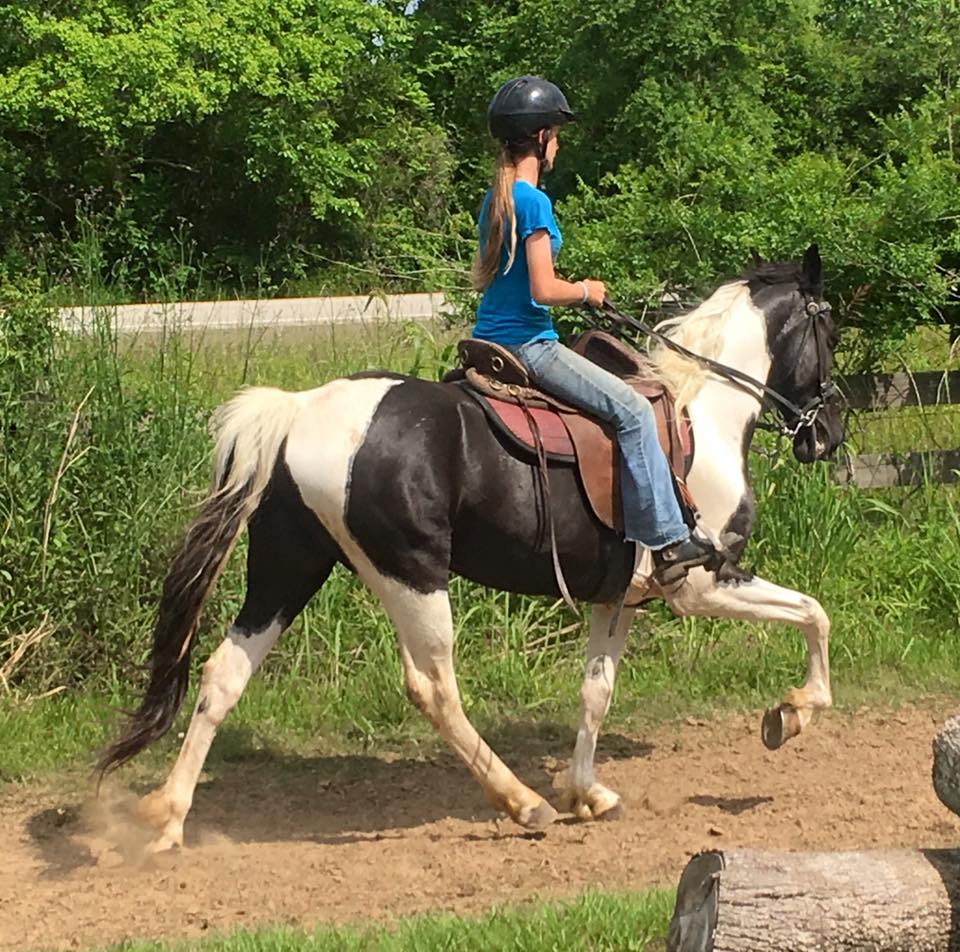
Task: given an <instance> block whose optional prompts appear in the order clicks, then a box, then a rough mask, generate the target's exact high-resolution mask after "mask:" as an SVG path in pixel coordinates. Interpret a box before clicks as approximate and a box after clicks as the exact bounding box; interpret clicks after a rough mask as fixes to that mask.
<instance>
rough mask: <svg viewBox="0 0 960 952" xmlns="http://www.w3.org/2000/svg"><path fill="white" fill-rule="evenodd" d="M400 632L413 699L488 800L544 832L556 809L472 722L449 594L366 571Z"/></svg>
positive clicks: (524, 822) (529, 825)
mask: <svg viewBox="0 0 960 952" xmlns="http://www.w3.org/2000/svg"><path fill="white" fill-rule="evenodd" d="M361 576H362V577H363V578H364V580H365V581H366V582H367V584H368V585H369V586H370V588H371V589H372V590H373V591H374V592H375V593H376V594H377V595H378V596H379V597H380V598H381V600H382V601H383V604H384V607H385V608H386V610H387V614H388V615H389V616H390V620H391V621H392V622H393V624H394V626H395V628H396V630H397V639H398V643H399V646H400V657H401V660H402V662H403V672H404V680H405V682H406V689H407V695H408V696H409V698H410V700H411V701H412V702H413V703H414V704H415V705H416V707H417V708H418V709H419V710H420V711H422V712H423V713H424V715H426V717H427V718H428V719H429V721H430V723H431V724H433V726H434V727H435V728H436V729H437V732H438V733H439V734H440V736H441V737H442V738H443V739H444V740H445V741H446V742H447V744H448V745H449V746H450V748H451V749H452V750H453V751H454V752H455V753H456V754H457V756H458V757H459V758H460V759H461V760H462V761H463V763H464V764H465V765H466V766H467V768H468V769H469V771H470V773H471V774H473V776H474V778H475V779H476V780H477V781H478V782H479V784H480V785H481V787H482V788H483V790H484V793H485V794H486V796H487V799H488V800H489V801H490V802H491V803H492V804H493V805H494V806H495V807H496V808H497V809H499V810H503V811H504V812H506V813H508V814H509V815H510V816H511V817H512V818H513V819H514V820H516V821H517V822H518V823H520V824H521V825H522V826H526V827H529V828H535V829H539V828H541V827H543V826H546V825H547V824H548V823H550V822H552V821H553V820H554V819H555V818H556V812H555V811H554V809H553V808H552V807H551V806H550V805H549V804H548V803H547V802H546V801H545V800H544V799H543V798H542V797H541V796H540V795H539V794H537V793H535V792H534V791H533V790H531V789H529V788H528V787H526V786H524V784H522V783H521V782H520V781H519V780H518V779H517V778H516V776H515V775H514V774H513V772H512V771H511V770H510V769H509V768H508V767H507V766H506V765H505V764H504V763H503V761H501V760H500V758H499V757H497V755H496V754H495V753H494V752H493V751H492V750H491V749H490V747H489V746H488V745H487V743H486V742H485V741H484V740H483V738H482V737H481V736H480V735H479V734H478V733H477V731H476V729H475V728H474V726H473V725H472V724H471V723H470V721H469V720H468V719H467V716H466V714H465V713H464V711H463V706H462V705H461V703H460V692H459V689H458V688H457V679H456V675H455V673H454V669H453V619H452V617H451V613H450V599H449V597H448V595H447V593H446V592H445V591H439V592H432V593H430V594H429V595H423V594H421V593H419V592H415V591H413V590H412V589H410V588H408V587H407V586H405V585H403V584H402V583H400V582H397V581H395V580H393V579H389V578H385V577H384V576H382V575H377V574H375V573H374V572H373V570H372V569H371V568H369V567H368V568H366V569H365V570H364V571H363V572H362V573H361Z"/></svg>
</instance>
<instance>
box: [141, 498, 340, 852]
mask: <svg viewBox="0 0 960 952" xmlns="http://www.w3.org/2000/svg"><path fill="white" fill-rule="evenodd" d="M284 488H285V486H284V484H283V482H282V481H278V482H277V484H276V485H275V487H274V491H273V492H272V493H271V495H270V496H268V497H267V498H266V499H265V501H264V502H263V503H262V504H261V506H260V508H259V509H258V510H257V512H256V513H255V514H254V516H253V518H252V519H251V522H250V526H249V538H250V544H249V549H248V554H247V594H246V598H245V600H244V603H243V607H242V608H241V610H240V614H239V615H238V616H237V619H236V621H235V622H234V623H233V625H232V626H231V627H230V630H229V632H228V634H227V636H226V638H225V639H224V640H223V642H221V644H220V646H219V647H218V648H217V650H216V651H214V653H213V654H212V655H211V656H210V657H209V658H208V659H207V661H206V662H205V663H204V665H203V674H202V678H201V681H200V689H199V691H198V692H197V703H196V706H195V707H194V711H193V717H192V718H191V720H190V726H189V728H188V729H187V734H186V737H185V738H184V741H183V745H182V746H181V748H180V754H179V756H178V757H177V760H176V763H175V764H174V766H173V769H172V770H171V771H170V774H169V775H168V777H167V779H166V782H165V783H164V784H163V785H162V786H161V787H159V788H158V789H156V790H154V791H153V792H152V793H149V794H147V796H145V797H143V798H142V799H141V800H140V802H139V803H138V804H137V814H138V817H139V818H140V820H141V821H143V822H144V823H145V824H146V825H147V826H148V827H149V828H150V829H151V831H153V833H154V837H153V839H152V840H151V842H150V844H149V846H148V850H149V851H150V852H158V851H160V850H165V849H170V848H171V847H173V846H182V845H183V824H184V820H185V819H186V816H187V813H188V812H189V811H190V807H191V805H192V803H193V794H194V790H195V788H196V785H197V780H198V778H199V777H200V771H201V770H202V769H203V764H204V762H205V760H206V758H207V753H208V752H209V750H210V745H211V744H212V743H213V739H214V736H215V735H216V732H217V728H218V727H219V726H220V724H221V723H222V722H223V719H224V718H225V717H226V716H227V714H228V713H229V712H230V710H231V709H232V708H233V706H234V705H235V704H236V703H237V701H239V700H240V695H241V694H242V693H243V690H244V688H245V687H246V686H247V683H248V682H249V680H250V678H251V676H252V675H253V673H254V672H255V671H256V670H257V668H259V666H260V663H261V662H262V661H263V659H264V657H265V656H266V654H267V652H268V651H269V650H270V648H271V647H272V646H273V644H274V643H275V642H276V640H277V638H279V637H280V635H281V634H282V633H283V632H284V631H285V630H286V629H287V628H288V627H289V626H290V624H291V623H292V622H293V620H294V619H295V618H296V617H297V615H299V614H300V612H301V611H302V609H303V607H304V605H306V603H307V602H308V601H309V599H310V598H311V596H312V595H313V594H314V593H315V592H316V591H317V590H318V589H319V588H320V586H322V585H323V583H324V582H325V581H326V580H327V577H328V576H329V575H330V572H331V571H332V569H333V566H334V565H335V564H336V562H337V559H338V557H339V549H338V548H337V546H336V544H335V543H334V542H333V540H332V539H331V538H330V536H329V535H327V533H326V532H325V531H324V530H323V529H322V528H321V527H320V524H319V523H318V522H317V521H316V519H315V518H314V517H313V515H312V514H310V513H308V512H307V510H306V509H305V508H304V507H303V505H302V503H300V502H299V499H298V498H295V497H292V496H290V495H289V494H287V493H285V492H284Z"/></svg>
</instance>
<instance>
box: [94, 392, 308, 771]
mask: <svg viewBox="0 0 960 952" xmlns="http://www.w3.org/2000/svg"><path fill="white" fill-rule="evenodd" d="M299 409H300V402H299V400H298V398H297V395H296V394H293V393H288V392H286V391H283V390H278V389H276V388H273V387H253V388H251V389H249V390H245V391H243V392H242V393H239V394H237V396H235V397H234V398H233V399H232V400H230V401H228V402H227V403H225V404H224V405H223V406H221V407H220V408H219V409H218V410H217V411H216V412H215V413H214V415H213V418H212V420H211V432H212V433H213V434H214V435H215V438H216V443H215V447H214V452H213V478H212V480H211V485H210V491H209V493H208V495H207V497H206V499H205V500H204V501H203V503H202V504H201V505H200V509H199V512H198V513H197V516H196V517H195V518H194V520H193V521H192V522H191V523H190V525H189V526H188V527H187V530H186V532H185V533H184V536H183V539H182V540H181V542H180V546H179V548H178V549H177V553H176V555H175V556H174V559H173V563H172V564H171V566H170V569H169V571H168V572H167V577H166V579H165V580H164V583H163V593H162V595H161V597H160V606H159V609H158V611H157V619H156V623H155V625H154V629H153V649H152V651H151V654H150V661H149V663H148V665H147V669H148V671H149V673H150V680H149V683H148V685H147V690H146V694H145V695H144V698H143V700H142V701H141V703H140V706H139V708H137V710H136V711H134V712H133V713H132V714H130V717H129V722H128V724H127V730H126V731H125V732H124V734H123V735H122V736H121V737H120V738H119V739H117V740H116V741H114V742H113V743H112V744H110V746H109V747H107V748H106V749H105V750H104V751H103V753H102V754H101V755H100V758H99V759H98V761H97V765H96V770H97V771H98V772H99V774H100V777H101V778H102V777H103V776H104V774H105V773H107V772H108V771H110V770H113V769H114V768H115V767H119V766H120V765H121V764H122V763H125V762H126V761H128V760H130V758H131V757H134V756H135V755H136V754H138V753H139V752H140V751H141V750H143V749H144V748H145V747H147V746H148V745H149V744H152V743H153V742H154V741H155V740H158V739H159V738H161V737H162V736H163V735H164V734H165V733H166V732H167V731H168V730H169V729H170V726H171V725H172V724H173V721H174V718H175V717H176V716H177V712H178V711H179V710H180V707H181V705H182V704H183V699H184V696H185V695H186V692H187V683H188V681H189V678H190V651H191V649H192V647H193V643H194V640H195V637H196V632H197V622H198V620H199V618H200V610H201V608H202V607H203V603H204V602H205V601H206V598H207V596H208V595H209V594H210V591H211V590H212V588H213V586H214V584H215V583H216V581H217V578H218V576H219V575H220V572H221V571H222V570H223V567H224V565H225V564H226V562H227V559H228V557H229V555H230V553H231V551H232V550H233V547H234V545H235V544H236V542H237V539H238V538H239V537H240V534H241V533H242V532H243V530H244V528H245V527H246V525H247V522H248V521H249V519H250V517H251V516H252V515H253V513H254V512H255V511H256V509H257V506H258V505H259V504H260V499H261V497H262V496H263V493H264V490H265V489H266V488H267V485H268V483H269V482H270V477H271V475H272V474H273V469H274V466H275V464H276V459H277V456H278V455H279V453H280V451H281V448H282V446H283V443H284V441H285V440H286V438H287V434H288V433H289V432H290V428H291V426H292V425H293V421H294V419H295V417H296V415H297V413H298V412H299Z"/></svg>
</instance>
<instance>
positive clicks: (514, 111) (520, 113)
mask: <svg viewBox="0 0 960 952" xmlns="http://www.w3.org/2000/svg"><path fill="white" fill-rule="evenodd" d="M574 118H576V117H575V116H574V114H573V112H572V111H571V109H570V106H569V105H568V104H567V97H566V96H564V95H563V93H562V92H560V90H559V89H558V88H557V87H556V86H554V85H553V83H550V82H548V81H547V80H545V79H540V78H539V77H537V76H521V77H519V78H518V79H511V80H508V81H507V82H505V83H504V84H503V85H502V86H501V87H500V88H499V89H498V90H497V92H496V95H495V96H494V97H493V99H491V100H490V106H489V108H488V109H487V124H488V125H489V126H490V135H492V136H493V137H494V139H500V140H502V141H504V142H509V141H511V140H513V139H525V138H529V137H530V136H533V135H536V133H537V132H539V131H540V130H541V129H546V128H548V127H549V126H562V125H563V124H564V123H566V122H573V120H574Z"/></svg>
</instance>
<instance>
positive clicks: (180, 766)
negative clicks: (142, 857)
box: [139, 621, 283, 851]
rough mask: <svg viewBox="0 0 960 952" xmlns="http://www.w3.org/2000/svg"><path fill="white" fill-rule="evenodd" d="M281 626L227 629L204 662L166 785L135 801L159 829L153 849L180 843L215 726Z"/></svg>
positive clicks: (271, 643)
mask: <svg viewBox="0 0 960 952" xmlns="http://www.w3.org/2000/svg"><path fill="white" fill-rule="evenodd" d="M282 630H283V629H282V628H281V626H280V624H279V622H276V621H275V622H273V623H271V624H270V625H269V626H268V627H267V628H266V629H264V630H263V631H259V632H255V633H253V634H250V635H247V634H242V633H240V632H237V631H235V630H233V629H231V630H230V632H229V633H228V635H227V637H226V638H225V639H224V640H223V641H222V642H221V643H220V647H219V648H217V650H216V651H214V653H213V654H212V655H210V657H209V658H208V659H207V661H206V662H205V663H204V665H203V676H202V678H201V681H200V689H199V691H198V692H197V703H196V706H195V708H194V711H193V717H192V718H191V720H190V727H189V728H188V729H187V736H186V738H185V739H184V741H183V746H182V747H181V748H180V755H179V756H178V757H177V762H176V763H175V764H174V766H173V769H172V770H171V771H170V774H169V776H168V777H167V780H166V783H164V785H163V786H162V787H160V788H159V789H158V790H155V791H154V792H153V793H151V794H149V795H148V796H146V797H145V798H144V799H143V800H142V801H141V802H140V807H139V811H140V814H141V815H142V816H143V818H144V819H145V820H147V822H148V823H150V824H151V825H153V826H154V827H156V828H157V829H158V835H157V837H156V839H155V840H154V841H153V843H152V844H151V847H150V848H151V849H152V850H154V851H156V850H163V849H169V848H170V847H171V846H182V845H183V823H184V820H185V819H186V816H187V813H188V812H189V811H190V807H191V805H192V803H193V792H194V790H195V788H196V786H197V779H198V778H199V776H200V771H201V770H202V769H203V764H204V761H205V760H206V759H207V753H208V752H209V750H210V745H211V744H212V743H213V738H214V736H215V735H216V733H217V728H218V727H219V726H220V724H221V723H222V722H223V719H224V718H225V717H226V716H227V714H228V713H229V711H230V710H231V708H232V707H233V706H234V705H235V704H236V703H237V701H238V700H239V699H240V695H241V694H242V693H243V689H244V688H245V687H246V686H247V682H248V681H249V680H250V677H251V676H252V675H253V673H254V671H256V670H257V668H258V667H260V663H261V662H262V661H263V659H264V657H265V656H266V654H267V652H268V651H269V650H270V648H271V647H273V644H274V643H275V642H276V640H277V638H278V637H279V636H280V633H281V632H282Z"/></svg>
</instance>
